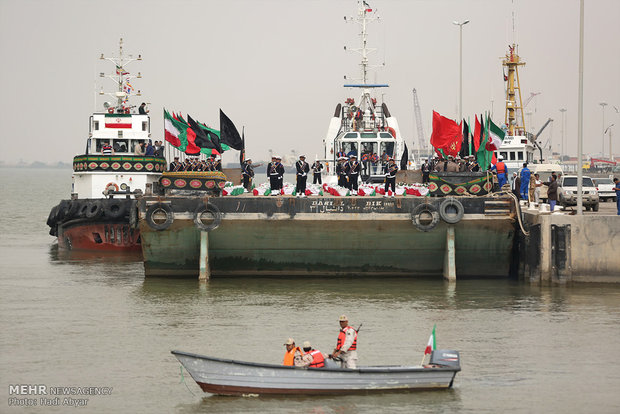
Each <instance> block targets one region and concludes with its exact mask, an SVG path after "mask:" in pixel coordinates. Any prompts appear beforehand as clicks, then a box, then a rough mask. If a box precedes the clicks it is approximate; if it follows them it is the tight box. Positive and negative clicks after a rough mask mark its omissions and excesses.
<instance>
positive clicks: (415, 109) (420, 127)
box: [413, 88, 426, 154]
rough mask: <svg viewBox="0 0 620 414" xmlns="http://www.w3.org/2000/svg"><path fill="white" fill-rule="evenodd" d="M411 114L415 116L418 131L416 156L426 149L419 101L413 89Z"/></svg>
mask: <svg viewBox="0 0 620 414" xmlns="http://www.w3.org/2000/svg"><path fill="white" fill-rule="evenodd" d="M413 114H414V116H415V121H416V127H417V129H418V154H419V153H420V151H421V150H422V149H426V139H425V137H424V126H423V125H422V111H421V110H420V101H419V100H418V92H417V91H416V89H415V88H413Z"/></svg>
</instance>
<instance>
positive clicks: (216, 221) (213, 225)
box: [194, 203, 222, 232]
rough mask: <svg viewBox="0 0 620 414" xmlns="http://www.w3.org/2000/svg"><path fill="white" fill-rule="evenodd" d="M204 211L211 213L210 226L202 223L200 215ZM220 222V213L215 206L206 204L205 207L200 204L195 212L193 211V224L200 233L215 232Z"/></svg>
mask: <svg viewBox="0 0 620 414" xmlns="http://www.w3.org/2000/svg"><path fill="white" fill-rule="evenodd" d="M206 211H208V212H209V213H211V215H212V216H213V222H212V223H211V224H205V223H203V222H202V219H201V216H202V213H204V212H206ZM221 222H222V213H221V212H220V209H219V208H217V206H216V205H215V204H211V203H207V205H206V206H205V205H204V203H201V204H200V205H198V207H196V210H194V224H195V225H196V227H198V228H199V229H200V230H202V231H206V232H209V231H212V230H215V229H217V228H218V227H219V225H220V223H221Z"/></svg>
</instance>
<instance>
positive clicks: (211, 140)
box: [187, 114, 224, 154]
mask: <svg viewBox="0 0 620 414" xmlns="http://www.w3.org/2000/svg"><path fill="white" fill-rule="evenodd" d="M187 123H188V124H189V126H190V128H191V129H192V131H194V133H195V134H196V139H195V140H194V143H195V144H196V146H198V147H200V148H212V149H214V150H216V151H217V152H219V153H220V154H221V153H222V152H224V151H223V150H222V146H221V144H220V140H219V138H218V136H217V135H216V134H214V133H212V132H211V131H209V130H207V129H204V128H202V127H201V126H200V125H199V124H198V122H196V121H194V120H193V119H192V117H191V116H189V114H188V115H187Z"/></svg>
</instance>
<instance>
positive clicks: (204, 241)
mask: <svg viewBox="0 0 620 414" xmlns="http://www.w3.org/2000/svg"><path fill="white" fill-rule="evenodd" d="M210 277H211V269H210V268H209V232H207V231H201V232H200V274H199V275H198V280H200V281H201V282H208V281H209V278H210Z"/></svg>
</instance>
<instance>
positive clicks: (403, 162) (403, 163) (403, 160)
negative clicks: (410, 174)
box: [400, 144, 409, 170]
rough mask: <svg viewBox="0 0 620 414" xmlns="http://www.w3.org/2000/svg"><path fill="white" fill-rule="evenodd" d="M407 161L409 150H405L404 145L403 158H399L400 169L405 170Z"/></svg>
mask: <svg viewBox="0 0 620 414" xmlns="http://www.w3.org/2000/svg"><path fill="white" fill-rule="evenodd" d="M407 161H409V150H408V149H407V144H405V150H404V151H403V156H402V157H401V158H400V169H401V170H406V169H407Z"/></svg>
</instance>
